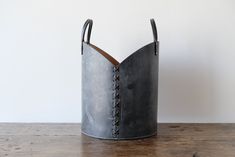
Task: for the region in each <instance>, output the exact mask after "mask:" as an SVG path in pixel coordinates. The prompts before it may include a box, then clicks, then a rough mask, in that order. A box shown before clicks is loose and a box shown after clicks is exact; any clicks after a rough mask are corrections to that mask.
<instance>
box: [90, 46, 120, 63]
mask: <svg viewBox="0 0 235 157" xmlns="http://www.w3.org/2000/svg"><path fill="white" fill-rule="evenodd" d="M89 45H90V46H91V47H93V48H94V49H96V51H98V52H99V53H100V54H102V55H103V56H104V57H105V58H106V59H108V60H109V61H110V62H111V63H113V64H114V65H119V62H118V61H117V60H116V59H114V58H113V57H112V56H110V55H109V54H108V53H107V52H105V51H104V50H101V49H100V48H98V47H97V46H95V45H92V44H90V43H89Z"/></svg>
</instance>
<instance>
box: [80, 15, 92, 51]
mask: <svg viewBox="0 0 235 157" xmlns="http://www.w3.org/2000/svg"><path fill="white" fill-rule="evenodd" d="M92 25H93V21H92V20H91V19H87V20H86V22H85V23H84V25H83V28H82V43H81V54H83V42H87V43H88V44H89V43H90V38H91V29H92ZM87 27H88V32H87V40H86V41H85V40H84V38H85V34H86V30H87Z"/></svg>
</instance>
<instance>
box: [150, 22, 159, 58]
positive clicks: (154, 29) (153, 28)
mask: <svg viewBox="0 0 235 157" xmlns="http://www.w3.org/2000/svg"><path fill="white" fill-rule="evenodd" d="M150 23H151V26H152V30H153V39H154V43H155V55H157V52H158V50H157V49H158V47H157V42H158V35H157V27H156V23H155V20H154V19H150Z"/></svg>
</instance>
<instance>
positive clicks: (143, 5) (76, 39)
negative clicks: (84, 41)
mask: <svg viewBox="0 0 235 157" xmlns="http://www.w3.org/2000/svg"><path fill="white" fill-rule="evenodd" d="M87 18H92V19H93V20H94V25H93V30H92V37H91V42H92V43H94V44H96V45H98V46H99V47H101V48H102V49H104V50H106V51H107V52H108V53H110V54H111V55H112V56H114V57H115V58H116V59H117V60H119V61H122V60H123V59H125V58H126V57H127V56H128V55H130V54H131V53H132V52H133V51H135V50H137V49H138V48H140V47H142V46H143V45H145V44H147V43H149V42H152V40H153V37H152V30H151V26H150V22H149V19H150V18H155V20H156V23H157V27H158V32H159V40H160V73H159V74H160V80H159V115H158V117H159V121H160V122H235V1H233V0H94V1H90V0H20V1H19V0H0V122H80V121H81V55H80V42H81V41H80V37H81V28H82V25H83V23H84V22H85V20H86V19H87Z"/></svg>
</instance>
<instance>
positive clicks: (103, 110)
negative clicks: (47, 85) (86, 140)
mask: <svg viewBox="0 0 235 157" xmlns="http://www.w3.org/2000/svg"><path fill="white" fill-rule="evenodd" d="M150 22H151V26H152V30H153V38H154V41H153V42H151V43H149V44H147V45H145V46H143V47H142V48H140V49H139V50H137V51H135V52H134V53H132V54H131V55H130V56H129V57H127V58H126V59H125V60H124V61H122V62H121V63H119V62H118V61H117V60H115V59H114V58H113V57H112V56H110V55H109V54H108V53H106V52H105V51H103V50H101V49H100V48H98V47H97V46H95V45H93V44H91V43H90V36H91V29H92V25H93V21H92V20H91V19H88V20H87V21H86V22H85V24H84V26H83V30H82V43H81V44H82V45H81V47H82V49H81V54H82V133H84V134H86V135H88V136H91V137H96V138H101V139H115V140H119V139H138V138H143V137H149V136H152V135H154V134H156V131H157V100H158V58H159V49H158V48H159V42H158V36H157V29H156V25H155V21H154V19H151V20H150ZM87 29H88V30H87ZM86 30H87V34H86ZM85 34H86V36H87V39H86V41H85V39H84V38H85Z"/></svg>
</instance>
